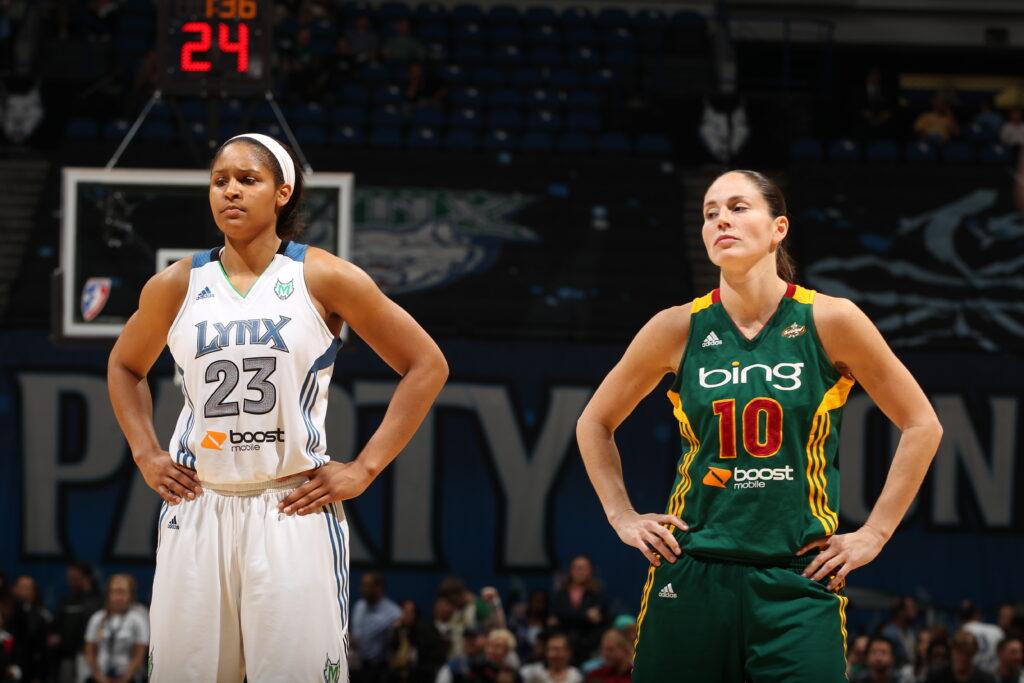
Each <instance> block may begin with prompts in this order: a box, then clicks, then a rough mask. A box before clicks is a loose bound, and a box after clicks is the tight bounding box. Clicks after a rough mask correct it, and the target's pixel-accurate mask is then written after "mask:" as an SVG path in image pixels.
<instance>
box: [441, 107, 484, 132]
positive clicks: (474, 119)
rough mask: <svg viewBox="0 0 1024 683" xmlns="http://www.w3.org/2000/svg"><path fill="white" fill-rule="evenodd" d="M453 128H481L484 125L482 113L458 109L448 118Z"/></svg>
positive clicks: (474, 110)
mask: <svg viewBox="0 0 1024 683" xmlns="http://www.w3.org/2000/svg"><path fill="white" fill-rule="evenodd" d="M448 124H449V125H450V126H451V127H452V128H479V127H480V126H482V125H483V121H482V117H481V116H480V112H479V111H478V110H476V109H469V108H466V109H456V110H455V111H453V112H451V114H449V116H448Z"/></svg>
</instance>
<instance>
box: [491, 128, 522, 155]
mask: <svg viewBox="0 0 1024 683" xmlns="http://www.w3.org/2000/svg"><path fill="white" fill-rule="evenodd" d="M515 147H516V136H515V135H513V134H512V133H511V132H509V131H507V130H503V129H501V128H493V129H491V130H489V131H487V135H485V136H484V149H487V150H511V149H515Z"/></svg>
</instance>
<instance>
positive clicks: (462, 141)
mask: <svg viewBox="0 0 1024 683" xmlns="http://www.w3.org/2000/svg"><path fill="white" fill-rule="evenodd" d="M479 144H480V139H479V136H478V135H477V132H476V131H474V130H469V129H467V128H456V129H454V130H450V131H448V135H446V136H445V139H444V146H445V148H446V149H453V150H465V151H469V150H474V149H476V148H477V146H478V145H479Z"/></svg>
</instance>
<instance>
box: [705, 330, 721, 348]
mask: <svg viewBox="0 0 1024 683" xmlns="http://www.w3.org/2000/svg"><path fill="white" fill-rule="evenodd" d="M721 345H722V340H721V338H719V336H718V335H717V334H715V331H714V330H711V332H709V333H708V336H706V337H704V341H703V342H701V345H700V347H701V348H702V349H706V348H707V347H709V346H721Z"/></svg>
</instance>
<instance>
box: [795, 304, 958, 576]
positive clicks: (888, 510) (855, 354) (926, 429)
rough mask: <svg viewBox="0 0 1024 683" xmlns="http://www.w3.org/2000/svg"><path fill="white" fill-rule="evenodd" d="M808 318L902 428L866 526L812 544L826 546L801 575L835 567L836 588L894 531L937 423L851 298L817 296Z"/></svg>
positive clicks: (938, 430) (935, 440) (922, 470)
mask: <svg viewBox="0 0 1024 683" xmlns="http://www.w3.org/2000/svg"><path fill="white" fill-rule="evenodd" d="M819 299H820V301H819ZM814 320H815V325H816V326H817V328H818V334H819V336H820V337H821V341H822V344H823V345H824V347H825V351H826V352H827V353H828V355H829V357H830V358H831V359H832V360H833V361H835V362H837V363H842V364H845V365H846V366H847V367H848V368H849V371H850V373H851V374H852V375H853V376H854V378H855V379H856V380H857V381H858V382H860V383H861V385H862V386H863V387H864V390H865V391H866V392H867V393H868V395H869V396H870V397H871V398H872V399H873V400H874V402H875V404H876V405H878V407H879V408H880V409H881V411H882V412H883V413H885V415H886V417H888V418H889V419H890V420H892V422H893V424H895V425H896V426H897V427H898V428H899V429H900V432H901V435H900V441H899V444H898V445H897V447H896V454H895V456H893V460H892V464H891V465H890V467H889V474H888V476H887V477H886V480H885V486H884V487H883V488H882V493H881V495H879V497H878V501H877V502H876V503H875V507H874V509H873V510H872V512H871V515H870V516H869V517H868V520H867V522H865V523H864V526H862V527H861V528H860V529H858V530H857V531H855V532H853V533H850V534H841V535H839V536H833V537H832V538H830V539H823V540H822V541H818V542H817V543H816V544H814V545H821V546H823V547H824V550H823V551H822V552H821V553H820V554H819V555H818V556H817V557H816V558H815V559H814V561H813V562H812V563H811V564H810V565H809V566H808V567H807V570H806V571H805V572H804V575H805V576H809V577H811V578H813V579H814V580H816V581H817V580H820V579H822V578H824V577H825V576H828V575H830V574H831V573H833V572H835V573H836V578H835V580H834V581H833V582H832V584H831V585H830V587H835V586H838V585H839V582H840V581H842V580H843V579H844V578H845V577H846V575H847V574H848V573H849V572H850V571H851V570H853V569H856V568H857V567H859V566H862V565H864V564H867V563H868V562H870V561H871V560H873V559H874V558H875V556H876V555H877V554H878V553H879V551H881V549H882V546H883V545H884V544H885V543H886V542H887V541H888V540H889V538H890V537H891V536H892V534H893V531H895V530H896V526H897V525H898V524H899V523H900V520H901V519H903V515H905V514H906V512H907V509H908V508H909V507H910V504H911V502H913V500H914V496H915V495H917V491H918V489H919V488H920V487H921V482H922V481H923V480H924V476H925V474H926V473H927V472H928V466H929V465H930V464H931V461H932V458H933V457H934V456H935V451H936V450H937V449H938V447H939V440H940V439H941V438H942V425H940V424H939V418H938V417H937V416H936V414H935V410H934V409H933V408H932V405H931V403H930V402H929V401H928V397H927V396H925V393H924V391H923V390H922V389H921V387H920V385H918V383H917V381H916V380H915V379H914V377H913V376H912V375H911V374H910V371H909V370H907V368H906V367H905V366H904V365H903V363H901V362H900V360H899V359H898V358H897V357H896V354H894V353H893V352H892V349H890V348H889V345H888V344H886V342H885V339H883V338H882V335H881V333H879V331H878V329H877V328H876V327H875V326H874V324H873V323H872V322H871V321H870V320H869V319H868V317H867V316H866V315H864V312H863V311H861V310H860V309H859V308H857V306H856V305H855V304H854V303H853V302H851V301H849V300H848V299H837V298H833V297H827V296H821V295H819V297H816V298H815V301H814ZM809 547H811V546H808V548H809Z"/></svg>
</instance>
